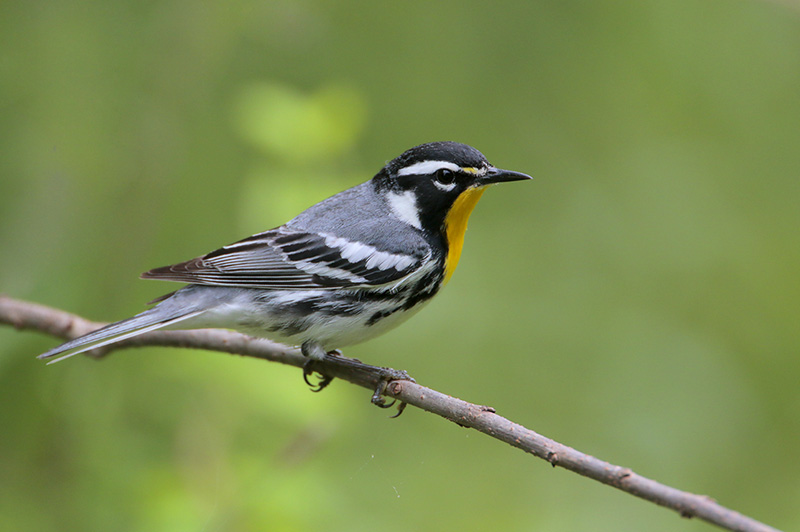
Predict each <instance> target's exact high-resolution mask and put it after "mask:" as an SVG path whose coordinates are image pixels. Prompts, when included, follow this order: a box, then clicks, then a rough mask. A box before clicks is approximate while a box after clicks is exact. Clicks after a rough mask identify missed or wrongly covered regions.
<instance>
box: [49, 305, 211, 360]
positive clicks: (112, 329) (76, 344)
mask: <svg viewBox="0 0 800 532" xmlns="http://www.w3.org/2000/svg"><path fill="white" fill-rule="evenodd" d="M203 312H204V310H202V309H201V310H197V309H187V310H184V311H180V310H178V309H175V311H173V312H168V311H166V310H165V308H164V306H162V305H159V306H157V307H154V308H151V309H150V310H146V311H144V312H142V313H141V314H137V315H136V316H134V317H132V318H128V319H126V320H122V321H118V322H116V323H111V324H109V325H106V326H105V327H103V328H101V329H97V330H96V331H92V332H90V333H88V334H84V335H83V336H80V337H78V338H75V339H74V340H70V341H69V342H66V343H64V344H61V345H60V346H58V347H56V348H54V349H51V350H50V351H48V352H46V353H43V354H41V355H39V358H41V359H51V360H49V361H48V362H47V363H48V364H53V363H55V362H58V361H60V360H64V359H65V358H69V357H71V356H72V355H77V354H78V353H83V352H84V351H89V350H91V349H96V348H98V347H103V346H105V345H108V344H113V343H115V342H119V341H122V340H125V339H127V338H131V337H132V336H138V335H140V334H144V333H146V332H150V331H154V330H156V329H162V328H164V327H168V326H170V325H173V324H175V323H179V322H182V321H184V320H188V319H189V318H194V317H195V316H197V315H199V314H202V313H203ZM58 355H61V356H58ZM53 357H57V358H53Z"/></svg>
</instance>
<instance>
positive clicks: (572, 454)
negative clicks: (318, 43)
mask: <svg viewBox="0 0 800 532" xmlns="http://www.w3.org/2000/svg"><path fill="white" fill-rule="evenodd" d="M0 323H7V324H10V325H13V326H14V327H16V328H17V329H33V330H37V331H40V332H44V333H47V334H50V335H53V336H57V337H59V338H63V339H65V340H68V339H72V338H75V337H77V336H80V335H82V334H86V333H87V332H90V331H92V330H94V329H97V328H98V327H100V326H101V325H103V324H100V323H94V322H91V321H88V320H85V319H84V318H81V317H80V316H76V315H74V314H70V313H67V312H64V311H62V310H58V309H54V308H51V307H46V306H43V305H37V304H35V303H29V302H26V301H20V300H16V299H12V298H10V297H7V296H3V295H0ZM145 345H152V346H170V347H192V348H197V349H208V350H212V351H222V352H225V353H231V354H236V355H241V356H247V357H253V358H261V359H265V360H271V361H273V362H280V363H282V364H289V365H291V366H296V367H302V366H303V363H304V362H305V358H304V357H303V356H302V355H301V354H300V353H299V351H298V350H297V349H291V348H288V347H285V346H283V345H280V344H276V343H273V342H270V341H268V340H264V339H257V338H251V337H249V336H245V335H243V334H239V333H236V332H231V331H225V330H218V329H203V330H194V331H155V332H150V333H146V334H142V335H141V336H137V337H135V338H131V339H129V340H125V341H123V342H119V343H117V344H113V345H112V346H109V348H106V349H104V351H105V352H107V351H109V350H111V349H119V348H126V347H133V346H145ZM94 354H98V353H94ZM99 354H102V353H99ZM318 367H319V368H320V369H321V370H322V371H323V372H324V373H325V374H327V375H329V376H331V377H335V378H339V379H342V380H346V381H348V382H351V383H353V384H356V385H358V386H363V387H365V388H368V389H370V390H374V389H375V387H376V385H377V378H376V377H375V376H373V375H370V374H366V373H364V372H358V371H353V370H351V369H349V368H346V367H342V366H332V365H329V364H326V363H325V362H324V361H323V362H320V363H319V366H318ZM385 395H386V396H388V397H392V398H394V399H397V400H398V401H402V402H404V403H407V404H410V405H414V406H416V407H418V408H421V409H423V410H426V411H428V412H431V413H434V414H437V415H439V416H441V417H443V418H445V419H449V420H450V421H453V422H455V423H457V424H459V425H461V426H462V427H469V428H473V429H476V430H478V431H480V432H483V433H484V434H487V435H489V436H491V437H493V438H495V439H498V440H500V441H503V442H505V443H508V444H509V445H512V446H514V447H517V448H518V449H522V450H523V451H525V452H527V453H530V454H532V455H534V456H537V457H539V458H541V459H543V460H546V461H548V462H549V463H550V464H552V465H553V467H555V466H560V467H563V468H564V469H568V470H570V471H573V472H575V473H578V474H579V475H583V476H585V477H588V478H591V479H594V480H597V481H599V482H602V483H603V484H607V485H609V486H613V487H615V488H617V489H620V490H622V491H624V492H626V493H630V494H631V495H635V496H636V497H640V498H642V499H645V500H648V501H651V502H654V503H656V504H658V505H661V506H664V507H667V508H671V509H673V510H675V511H677V512H678V513H679V514H680V515H681V516H683V517H697V518H700V519H703V520H705V521H708V522H709V523H712V524H715V525H718V526H720V527H722V528H724V529H727V530H735V531H741V532H778V531H777V529H775V528H772V527H770V526H767V525H765V524H763V523H760V522H758V521H756V520H754V519H751V518H749V517H747V516H745V515H742V514H740V513H738V512H735V511H733V510H730V509H728V508H725V507H724V506H721V505H719V504H717V503H716V502H715V501H714V500H713V499H711V498H710V497H707V496H704V495H696V494H693V493H688V492H685V491H681V490H678V489H675V488H671V487H669V486H666V485H664V484H661V483H659V482H656V481H654V480H651V479H648V478H645V477H643V476H641V475H638V474H636V473H634V472H633V471H631V470H630V469H627V468H624V467H620V466H617V465H613V464H610V463H608V462H604V461H602V460H599V459H597V458H594V457H593V456H589V455H587V454H584V453H582V452H580V451H577V450H575V449H573V448H571V447H568V446H566V445H562V444H560V443H558V442H556V441H554V440H551V439H549V438H546V437H544V436H542V435H540V434H537V433H536V432H534V431H532V430H530V429H527V428H525V427H523V426H522V425H519V424H517V423H513V422H511V421H510V420H508V419H506V418H504V417H502V416H500V415H498V414H496V413H495V411H494V409H492V408H489V407H486V406H480V405H475V404H472V403H468V402H466V401H462V400H461V399H456V398H454V397H450V396H448V395H445V394H443V393H441V392H437V391H436V390H432V389H430V388H426V387H424V386H420V385H419V384H416V383H413V382H410V381H393V382H391V383H390V384H389V386H388V387H387V388H386V390H385Z"/></svg>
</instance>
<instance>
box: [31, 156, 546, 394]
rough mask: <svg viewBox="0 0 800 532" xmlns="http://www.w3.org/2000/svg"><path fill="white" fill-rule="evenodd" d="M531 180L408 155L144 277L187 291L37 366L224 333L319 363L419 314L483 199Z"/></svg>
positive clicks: (466, 162) (478, 165)
mask: <svg viewBox="0 0 800 532" xmlns="http://www.w3.org/2000/svg"><path fill="white" fill-rule="evenodd" d="M530 178H531V177H530V176H528V175H526V174H522V173H519V172H512V171H508V170H500V169H497V168H495V167H494V166H492V165H491V164H489V162H488V161H487V160H486V158H485V157H484V156H483V154H481V152H479V151H478V150H476V149H475V148H472V147H471V146H467V145H465V144H460V143H456V142H432V143H428V144H422V145H420V146H416V147H414V148H411V149H410V150H407V151H406V152H404V153H403V154H402V155H400V156H399V157H397V158H395V159H393V160H391V161H389V162H388V163H387V164H386V165H385V166H384V167H383V168H382V169H381V170H380V171H379V172H378V173H377V174H376V175H375V176H374V177H373V178H372V179H370V180H369V181H367V182H365V183H362V184H360V185H358V186H355V187H353V188H351V189H348V190H345V191H343V192H340V193H339V194H336V195H334V196H331V197H330V198H328V199H326V200H323V201H321V202H320V203H317V204H316V205H314V206H312V207H310V208H309V209H307V210H305V211H304V212H302V213H300V214H299V215H298V216H297V217H295V218H293V219H292V220H290V221H288V222H286V223H285V224H284V225H281V226H280V227H276V228H274V229H270V230H269V231H265V232H263V233H258V234H256V235H253V236H251V237H249V238H245V239H244V240H240V241H239V242H235V243H233V244H229V245H227V246H224V247H222V248H220V249H217V250H216V251H212V252H211V253H208V254H206V255H203V256H201V257H198V258H195V259H192V260H189V261H186V262H181V263H179V264H174V265H172V266H165V267H162V268H156V269H153V270H150V271H148V272H145V273H143V274H142V276H141V277H142V278H144V279H158V280H164V281H179V282H183V283H189V284H188V286H185V287H183V288H181V289H179V290H178V291H176V292H173V293H171V294H167V295H165V296H163V297H161V298H158V299H156V300H155V301H152V302H151V303H157V304H156V305H155V306H154V307H152V308H151V309H149V310H146V311H144V312H142V313H141V314H137V315H136V316H134V317H132V318H128V319H126V320H122V321H119V322H116V323H112V324H110V325H107V326H105V327H103V328H101V329H98V330H96V331H94V332H91V333H89V334H86V335H84V336H81V337H79V338H76V339H74V340H71V341H68V342H66V343H64V344H63V345H61V346H59V347H56V348H54V349H51V350H50V351H48V352H46V353H44V354H42V355H40V356H39V358H43V359H52V360H51V362H57V361H59V360H63V359H65V358H68V357H70V356H72V355H75V354H78V353H81V352H84V351H88V350H91V349H95V348H98V347H102V346H105V345H108V344H111V343H114V342H118V341H121V340H124V339H126V338H130V337H132V336H136V335H139V334H143V333H146V332H148V331H153V330H155V329H197V328H227V329H234V330H237V331H240V332H243V333H246V334H249V335H252V336H259V337H267V338H269V339H271V340H274V341H277V342H280V343H284V344H287V345H294V346H297V345H299V346H301V350H302V352H303V354H304V355H306V356H307V357H309V360H321V359H323V358H325V357H326V355H327V353H328V352H331V351H332V350H334V349H338V348H340V347H344V346H348V345H352V344H356V343H359V342H362V341H364V340H368V339H370V338H373V337H375V336H377V335H379V334H381V333H383V332H385V331H387V330H388V329H391V328H393V327H395V326H397V325H398V324H400V323H402V322H403V321H405V320H406V319H408V318H409V317H410V316H411V315H413V314H414V313H416V312H417V311H418V310H420V309H421V308H422V307H423V306H424V305H425V304H426V303H427V302H428V301H430V300H431V298H432V297H433V296H435V295H436V294H437V293H438V292H439V290H440V289H441V288H442V286H443V285H444V284H446V283H447V281H448V280H449V279H450V277H451V276H452V275H453V272H454V271H455V269H456V265H457V264H458V261H459V258H460V256H461V249H462V246H463V243H464V232H465V231H466V229H467V220H468V218H469V215H470V213H471V212H472V210H473V208H474V207H475V205H476V203H477V202H478V200H479V199H480V197H481V194H483V192H484V189H485V188H486V187H487V186H489V185H493V184H496V183H504V182H508V181H518V180H523V179H530ZM59 355H60V356H59ZM369 367H372V366H369ZM308 373H309V371H306V372H304V376H305V377H307V375H308ZM306 381H307V382H308V380H307V378H306ZM328 382H329V379H328ZM325 384H327V382H324V383H323V382H321V383H320V389H321V388H322V387H324V385H325Z"/></svg>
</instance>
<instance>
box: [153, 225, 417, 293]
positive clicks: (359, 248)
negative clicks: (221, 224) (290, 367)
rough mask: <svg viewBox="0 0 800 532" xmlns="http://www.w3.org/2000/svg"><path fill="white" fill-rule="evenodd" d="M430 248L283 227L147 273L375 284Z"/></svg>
mask: <svg viewBox="0 0 800 532" xmlns="http://www.w3.org/2000/svg"><path fill="white" fill-rule="evenodd" d="M429 257H430V250H421V249H419V248H417V249H416V250H415V251H414V252H413V253H412V254H402V253H397V252H389V251H383V250H380V249H378V248H376V247H374V246H371V245H368V244H364V243H360V242H355V241H351V240H347V239H344V238H341V237H335V236H332V235H325V234H319V233H309V232H305V231H298V230H292V229H288V228H286V227H279V228H277V229H273V230H271V231H266V232H264V233H259V234H257V235H253V236H251V237H249V238H246V239H244V240H241V241H239V242H236V243H234V244H230V245H228V246H225V247H223V248H220V249H218V250H216V251H212V252H211V253H209V254H207V255H204V256H202V257H198V258H196V259H192V260H189V261H186V262H181V263H179V264H174V265H172V266H164V267H162V268H156V269H153V270H150V271H148V272H145V273H143V274H142V278H143V279H159V280H164V281H179V282H185V283H192V284H202V285H216V286H238V287H246V288H264V289H274V290H280V289H289V290H298V289H299V290H312V289H317V290H318V289H325V288H342V287H354V286H375V285H383V284H387V283H392V282H396V281H399V280H401V279H402V278H404V277H406V276H408V275H409V274H411V273H413V272H415V271H416V270H418V269H419V268H420V267H421V266H422V265H423V263H424V262H425V261H426V260H427V259H428V258H429Z"/></svg>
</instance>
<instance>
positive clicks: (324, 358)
mask: <svg viewBox="0 0 800 532" xmlns="http://www.w3.org/2000/svg"><path fill="white" fill-rule="evenodd" d="M300 350H301V351H302V353H303V355H304V356H305V357H306V358H307V359H308V360H306V363H305V364H303V380H304V381H305V383H306V384H307V385H308V386H310V387H311V391H312V392H320V391H322V390H324V389H325V388H326V387H327V386H328V385H329V384H330V383H331V382H332V381H333V377H331V376H330V375H327V374H326V373H325V372H324V371H325V370H324V369H323V368H320V366H321V365H328V366H329V367H330V366H334V367H338V368H341V369H343V370H345V371H350V372H353V373H356V374H362V375H364V376H365V377H366V378H367V379H368V380H370V381H373V382H375V392H374V393H373V394H372V398H371V402H372V404H374V405H375V406H378V407H380V408H391V407H392V406H394V405H395V404H397V413H396V414H395V415H393V416H392V417H397V416H399V415H400V414H402V413H403V410H405V407H406V404H405V403H403V402H400V403H397V400H396V399H393V400H392V401H391V402H388V403H387V402H386V399H385V398H384V396H383V394H384V392H385V391H386V388H387V387H388V385H389V383H390V382H392V381H398V380H403V381H411V382H416V381H415V380H414V379H413V378H412V377H411V376H410V375H409V374H408V373H407V372H406V371H403V370H396V369H392V368H384V367H381V366H372V365H370V364H364V363H363V362H361V361H360V360H357V359H355V358H348V357H345V356H342V352H341V351H339V350H335V351H330V352H326V351H325V350H324V349H323V348H322V347H321V346H320V345H319V344H314V343H311V342H306V343H304V344H303V345H302V346H301V348H300ZM320 362H321V363H322V364H320ZM314 373H316V374H317V375H318V376H319V380H318V382H316V383H313V382H311V380H309V378H310V377H311V375H313V374H314Z"/></svg>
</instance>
